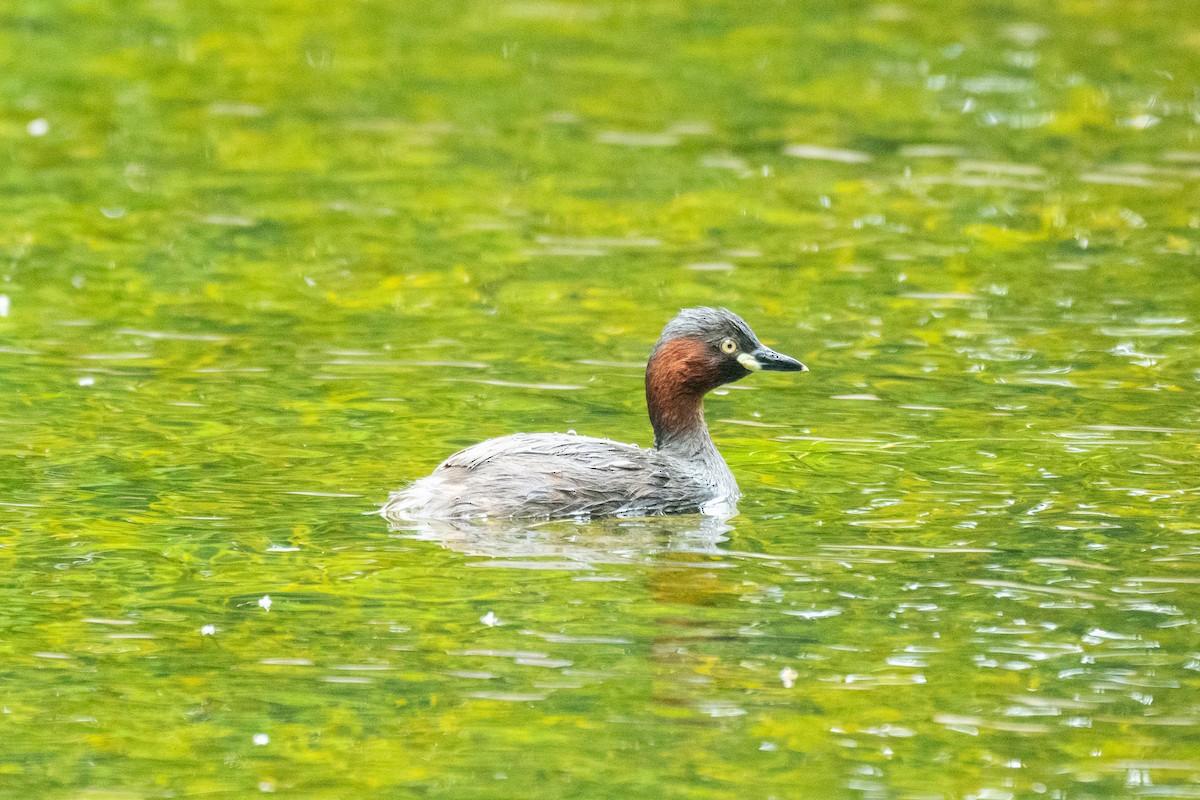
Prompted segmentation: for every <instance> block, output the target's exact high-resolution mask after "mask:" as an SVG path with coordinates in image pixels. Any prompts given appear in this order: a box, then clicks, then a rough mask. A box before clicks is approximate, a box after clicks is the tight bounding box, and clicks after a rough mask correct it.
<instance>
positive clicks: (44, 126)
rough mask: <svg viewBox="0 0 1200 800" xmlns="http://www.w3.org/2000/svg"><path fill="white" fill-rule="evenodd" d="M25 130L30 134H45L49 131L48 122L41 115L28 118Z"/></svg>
mask: <svg viewBox="0 0 1200 800" xmlns="http://www.w3.org/2000/svg"><path fill="white" fill-rule="evenodd" d="M25 130H26V132H27V133H28V134H29V135H30V136H45V135H46V134H47V133H49V132H50V123H49V121H47V120H45V119H43V118H42V117H38V118H37V119H31V120H29V124H28V125H26V126H25Z"/></svg>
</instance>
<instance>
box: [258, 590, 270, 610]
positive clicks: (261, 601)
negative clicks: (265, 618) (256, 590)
mask: <svg viewBox="0 0 1200 800" xmlns="http://www.w3.org/2000/svg"><path fill="white" fill-rule="evenodd" d="M258 605H259V606H260V607H261V608H262V610H263V611H270V610H271V595H269V594H264V595H263V596H262V597H260V598H258Z"/></svg>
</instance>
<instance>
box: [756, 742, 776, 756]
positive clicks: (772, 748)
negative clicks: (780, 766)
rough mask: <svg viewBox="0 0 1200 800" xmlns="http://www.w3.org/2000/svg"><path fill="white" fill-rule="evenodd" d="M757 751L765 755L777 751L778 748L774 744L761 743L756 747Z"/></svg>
mask: <svg viewBox="0 0 1200 800" xmlns="http://www.w3.org/2000/svg"><path fill="white" fill-rule="evenodd" d="M758 749H759V750H762V751H764V752H767V753H773V752H775V751H776V750H778V749H779V747H778V745H776V744H775V743H774V742H763V743H762V744H760V745H759V746H758Z"/></svg>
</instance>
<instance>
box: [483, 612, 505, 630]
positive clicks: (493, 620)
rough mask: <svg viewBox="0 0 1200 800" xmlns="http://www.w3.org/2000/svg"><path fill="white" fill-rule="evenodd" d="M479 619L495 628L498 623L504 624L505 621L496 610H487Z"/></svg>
mask: <svg viewBox="0 0 1200 800" xmlns="http://www.w3.org/2000/svg"><path fill="white" fill-rule="evenodd" d="M479 621H480V622H482V623H483V624H484V625H487V626H488V627H489V628H494V627H496V626H497V625H503V624H504V623H503V622H501V621H500V618H499V617H497V616H496V612H495V611H489V612H487V613H486V614H484V615H483V616H482V617H480V618H479Z"/></svg>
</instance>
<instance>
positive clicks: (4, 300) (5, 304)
mask: <svg viewBox="0 0 1200 800" xmlns="http://www.w3.org/2000/svg"><path fill="white" fill-rule="evenodd" d="M10 308H12V301H11V300H9V299H8V295H6V294H0V317H7V316H8V310H9V309H10Z"/></svg>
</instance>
